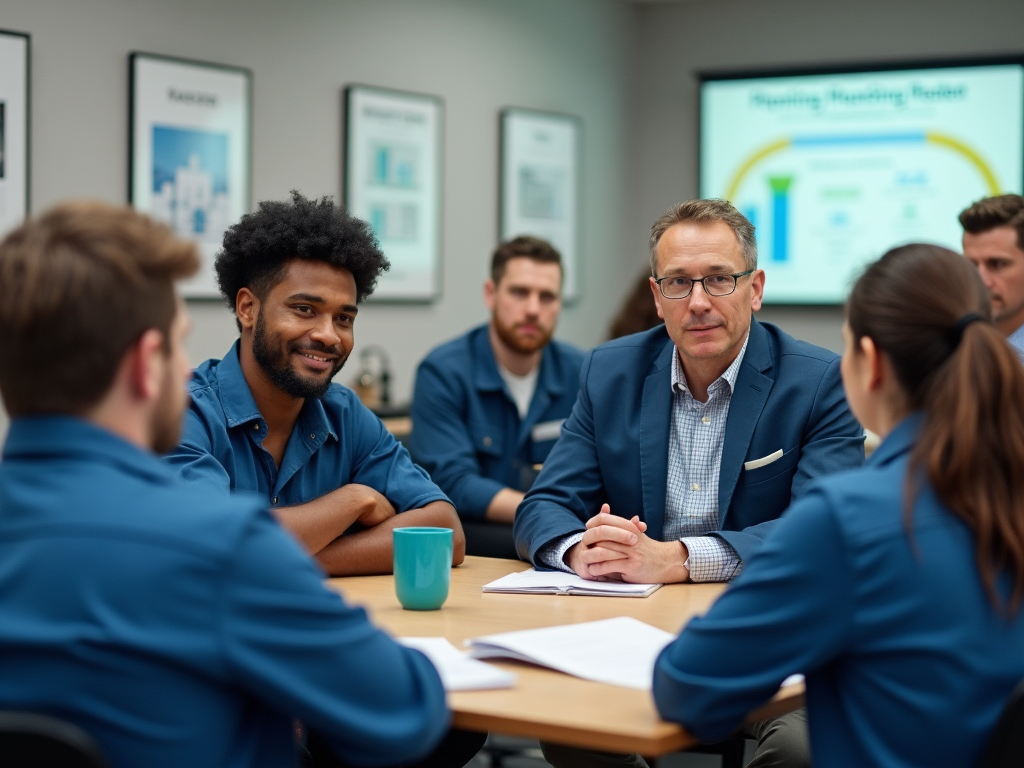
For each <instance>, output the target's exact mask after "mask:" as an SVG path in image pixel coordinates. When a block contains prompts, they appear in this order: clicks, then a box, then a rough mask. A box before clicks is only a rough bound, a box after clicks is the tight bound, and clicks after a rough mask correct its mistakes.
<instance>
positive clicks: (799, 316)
mask: <svg viewBox="0 0 1024 768" xmlns="http://www.w3.org/2000/svg"><path fill="white" fill-rule="evenodd" d="M637 32H638V37H637V40H636V50H637V53H638V61H637V63H636V66H637V70H638V72H639V73H640V77H639V79H638V80H637V81H636V82H635V83H634V84H633V87H634V89H635V95H634V97H633V98H634V105H635V106H636V110H637V116H638V117H637V120H636V121H635V122H634V123H633V124H632V133H631V135H630V147H631V154H630V160H631V164H630V166H631V172H632V174H633V176H632V182H631V187H632V188H633V189H636V190H637V194H636V196H635V197H634V198H633V201H634V204H633V207H632V210H631V223H630V226H629V233H628V236H627V237H628V239H629V240H630V241H631V242H632V241H637V240H640V239H642V238H643V237H645V235H646V232H647V229H648V227H649V226H650V223H651V221H653V220H654V218H655V217H656V216H657V215H658V214H659V213H661V211H662V210H664V209H665V208H667V207H668V206H669V205H671V204H672V203H673V202H674V201H678V200H685V199H687V198H690V197H694V196H695V195H696V194H697V131H698V123H697V79H696V72H697V71H699V70H723V69H747V70H749V69H756V68H757V67H782V66H789V65H794V66H814V65H822V64H839V63H857V62H872V61H876V62H877V61H893V60H897V61H898V60H901V59H922V58H952V57H969V56H986V55H996V54H1002V53H1014V52H1016V53H1020V52H1021V51H1022V50H1024V2H1021V0H973V2H966V0H855V1H851V0H706V1H701V0H698V1H697V2H688V3H678V4H671V3H669V4H656V5H644V6H642V8H641V13H640V18H639V25H638V30H637ZM968 202H971V201H965V204H966V203H968ZM879 255H881V254H879ZM758 316H759V317H760V318H761V319H762V320H771V321H773V322H777V323H779V324H780V325H782V326H783V327H784V328H785V329H786V330H787V331H789V332H790V333H792V334H793V335H794V336H797V337H799V338H803V339H807V340H808V341H812V342H815V343H817V344H820V345H822V346H825V347H829V348H831V349H834V350H836V351H841V349H842V339H841V335H840V326H841V324H842V311H841V310H840V309H839V308H822V307H816V308H781V307H769V308H765V309H763V310H762V311H761V312H760V313H759V314H758Z"/></svg>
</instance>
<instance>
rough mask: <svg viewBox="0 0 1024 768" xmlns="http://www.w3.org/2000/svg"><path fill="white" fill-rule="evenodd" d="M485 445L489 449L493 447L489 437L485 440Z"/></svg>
mask: <svg viewBox="0 0 1024 768" xmlns="http://www.w3.org/2000/svg"><path fill="white" fill-rule="evenodd" d="M484 445H485V446H486V447H487V448H490V447H491V438H489V437H485V438H484Z"/></svg>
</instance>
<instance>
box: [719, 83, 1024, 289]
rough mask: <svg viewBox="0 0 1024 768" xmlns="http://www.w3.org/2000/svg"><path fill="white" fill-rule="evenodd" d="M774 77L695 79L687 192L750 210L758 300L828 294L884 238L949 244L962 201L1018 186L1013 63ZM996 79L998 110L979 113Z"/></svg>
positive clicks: (1020, 117) (1020, 170)
mask: <svg viewBox="0 0 1024 768" xmlns="http://www.w3.org/2000/svg"><path fill="white" fill-rule="evenodd" d="M997 69H998V68H997ZM1004 69H1005V70H1006V71H1004ZM851 78H853V79H851ZM778 80H779V82H774V81H772V80H771V79H769V80H766V81H765V80H760V79H753V80H723V81H721V82H720V83H714V85H716V86H720V89H719V90H718V91H712V92H711V93H710V95H709V94H707V93H705V90H704V89H705V87H706V86H707V85H708V84H706V83H705V84H703V85H702V101H701V121H702V125H701V129H702V137H701V189H700V194H701V197H722V198H725V199H727V200H729V201H731V202H732V203H733V204H734V205H735V206H736V207H737V208H738V209H739V210H740V211H741V212H742V213H743V214H744V215H745V216H746V217H747V218H748V219H749V220H750V221H751V223H752V224H754V226H755V228H756V236H757V244H758V254H759V266H760V267H762V268H764V270H765V273H766V282H765V300H766V301H768V302H772V301H774V302H781V303H838V302H841V301H842V300H843V298H844V297H845V295H846V291H847V290H848V288H849V284H850V282H851V280H852V278H853V277H855V276H856V274H858V273H859V270H860V269H861V268H862V267H863V265H864V264H865V263H867V262H869V261H871V260H873V259H875V258H878V256H880V255H881V254H882V253H883V252H884V251H886V250H888V249H889V248H891V247H893V246H895V245H899V244H902V243H906V242H911V241H928V242H935V243H939V244H941V245H946V246H947V247H951V248H955V249H959V241H960V232H961V230H960V226H959V222H958V220H957V215H958V213H959V212H960V211H961V210H962V209H963V208H965V207H966V206H967V205H970V204H971V203H972V202H974V201H975V200H977V199H980V198H982V197H987V196H990V195H997V194H1002V193H1004V192H1021V189H1020V187H1021V184H1022V176H1024V147H1022V141H1021V137H1022V136H1024V67H1016V68H1013V67H1006V68H1003V69H998V71H995V72H987V71H986V72H984V73H979V72H977V71H975V70H972V69H970V68H964V69H963V70H961V69H952V70H949V71H942V72H941V73H940V74H936V73H934V72H932V71H931V70H913V71H906V72H895V73H887V74H886V76H884V77H883V76H878V75H875V76H874V77H873V78H871V79H868V80H865V79H864V78H863V77H860V79H857V78H856V77H854V76H853V75H849V74H842V75H821V76H817V77H816V78H815V77H811V78H806V77H805V78H793V77H787V78H778ZM857 89H860V90H857ZM1007 93H1010V94H1016V95H1017V102H1018V103H1017V106H1016V107H1013V106H1012V105H1011V107H1010V109H1009V110H1008V111H1007V113H1006V115H1005V119H1000V120H994V121H993V120H980V119H978V118H979V115H980V114H984V110H983V107H984V105H985V104H988V103H989V102H993V101H998V100H999V99H1002V100H1003V101H1006V100H1007V98H1006V94H1007ZM1009 100H1010V101H1012V99H1009ZM1014 110H1016V111H1014ZM716 119H717V120H718V122H717V123H715V122H714V121H715V120H716Z"/></svg>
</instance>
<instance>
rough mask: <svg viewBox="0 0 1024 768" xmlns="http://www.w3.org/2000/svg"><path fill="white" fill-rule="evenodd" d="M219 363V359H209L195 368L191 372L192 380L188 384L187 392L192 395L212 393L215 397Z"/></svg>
mask: <svg viewBox="0 0 1024 768" xmlns="http://www.w3.org/2000/svg"><path fill="white" fill-rule="evenodd" d="M220 363H221V361H220V359H219V358H210V359H209V360H204V361H203V362H202V363H200V364H199V365H198V366H196V367H195V368H194V369H193V370H192V378H191V379H190V380H189V382H188V391H189V392H191V393H192V394H195V393H197V392H211V391H212V392H213V394H214V395H216V390H217V385H218V382H219V367H220Z"/></svg>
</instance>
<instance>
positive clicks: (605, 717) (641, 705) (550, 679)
mask: <svg viewBox="0 0 1024 768" xmlns="http://www.w3.org/2000/svg"><path fill="white" fill-rule="evenodd" d="M527 568H529V565H527V564H526V563H524V562H520V561H518V560H499V559H496V558H487V557H467V558H466V560H465V562H464V563H463V564H462V565H461V566H459V567H458V568H454V569H453V570H452V582H451V589H450V591H449V595H448V600H447V602H446V603H445V604H444V607H443V608H441V610H439V611H406V610H404V609H403V608H402V607H401V606H400V605H399V604H398V599H397V598H396V597H395V589H394V580H393V578H392V577H391V576H356V577H347V578H340V579H330V580H329V581H328V584H329V585H330V586H331V587H333V588H335V589H337V590H339V591H340V592H341V593H342V594H343V595H344V596H345V598H346V600H348V601H349V602H350V603H352V604H356V605H362V606H365V607H366V609H367V610H368V611H369V613H370V615H371V616H372V618H373V620H374V622H375V623H377V624H378V625H380V626H382V627H384V628H385V629H387V630H388V631H389V632H391V633H392V634H393V635H396V636H399V637H403V636H404V637H423V636H426V637H445V638H447V639H448V640H450V641H451V642H452V643H453V644H454V645H455V646H456V647H458V648H461V647H462V644H463V641H464V640H468V639H470V638H473V637H479V636H481V635H488V634H493V633H495V632H507V631H510V630H514V629H531V628H536V627H547V626H554V625H559V624H574V623H579V622H584V621H597V620H598V619H607V618H612V617H615V616H632V617H633V618H636V619H639V620H641V621H645V622H647V623H648V624H651V625H653V626H656V627H660V628H661V629H664V630H667V631H669V632H673V633H678V632H679V630H680V629H681V628H682V627H683V625H684V624H686V622H687V621H689V619H690V618H691V617H693V616H696V615H700V614H702V613H704V612H705V611H706V610H707V608H708V607H709V606H710V605H711V603H713V602H714V600H715V598H716V597H717V596H718V595H719V594H720V593H721V592H722V590H723V589H724V585H722V584H669V585H666V586H664V587H662V588H661V589H659V590H658V591H657V592H655V593H654V594H653V595H651V596H650V597H646V598H625V597H579V596H570V595H565V596H561V595H503V594H494V593H484V592H481V590H480V587H481V586H482V585H483V584H486V583H487V582H489V581H493V580H494V579H496V578H498V577H500V576H504V575H505V574H508V573H512V572H514V571H523V570H526V569H527ZM492 663H497V664H498V666H500V667H503V668H505V669H508V670H510V671H513V672H515V673H516V675H517V677H516V683H515V687H513V688H505V689H498V690H489V691H459V692H453V693H449V694H448V706H449V707H451V709H452V711H453V713H454V725H455V726H456V727H459V728H464V729H467V730H473V731H494V732H497V733H504V734H508V735H512V736H525V737H528V738H534V739H544V740H547V741H554V742H560V743H562V744H569V745H573V746H580V747H589V748H592V749H603V750H609V751H616V752H639V753H640V754H642V755H647V756H651V757H654V756H658V755H663V754H665V753H667V752H673V751H676V750H679V749H685V748H687V747H689V746H692V745H694V744H696V743H697V740H696V739H695V738H694V737H693V736H691V735H690V734H689V733H687V731H686V730H685V729H684V728H682V727H681V726H679V725H677V724H674V723H668V722H665V721H664V720H662V719H661V718H659V717H658V713H657V711H656V710H655V708H654V700H653V699H652V697H651V694H650V691H638V690H633V689H630V688H622V687H618V686H613V685H608V684H604V683H595V682H591V681H589V680H582V679H580V678H576V677H572V676H570V675H566V674H562V673H560V672H554V671H552V670H549V669H544V668H541V667H535V666H532V665H529V664H524V663H519V662H514V661H508V662H492ZM800 706H803V686H802V685H793V686H787V687H786V688H784V689H782V690H781V691H780V692H779V694H778V695H776V697H775V698H774V699H773V700H772V701H770V702H768V704H766V705H765V706H764V707H762V708H760V709H758V710H756V711H755V712H753V713H751V717H750V719H752V720H756V719H760V718H763V717H770V716H774V715H778V714H782V713H783V712H788V711H790V710H793V709H796V708H797V707H800Z"/></svg>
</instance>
